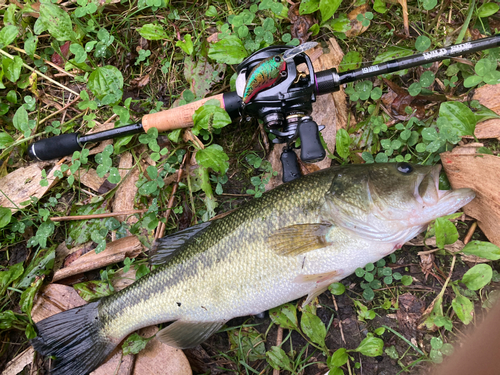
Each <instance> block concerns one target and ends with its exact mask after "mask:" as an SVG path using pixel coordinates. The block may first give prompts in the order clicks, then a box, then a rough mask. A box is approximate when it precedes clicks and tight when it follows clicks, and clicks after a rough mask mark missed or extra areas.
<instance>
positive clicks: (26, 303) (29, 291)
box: [19, 277, 44, 316]
mask: <svg viewBox="0 0 500 375" xmlns="http://www.w3.org/2000/svg"><path fill="white" fill-rule="evenodd" d="M43 279H44V278H43V277H41V278H39V279H38V280H36V281H35V282H33V284H31V286H30V287H29V288H26V290H25V291H24V292H23V293H22V294H21V300H20V301H19V305H20V306H21V310H22V311H23V312H25V313H26V314H28V315H29V316H31V309H32V308H33V300H34V299H35V295H36V293H37V292H38V290H40V288H41V286H42V285H43Z"/></svg>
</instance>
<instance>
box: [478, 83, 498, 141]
mask: <svg viewBox="0 0 500 375" xmlns="http://www.w3.org/2000/svg"><path fill="white" fill-rule="evenodd" d="M499 95H500V85H493V86H492V85H484V86H482V87H480V88H478V89H476V90H475V92H474V96H473V97H472V99H474V100H478V101H479V103H481V104H482V105H484V106H485V107H487V108H489V109H491V110H492V111H494V112H496V113H498V114H500V102H499V101H498V97H499ZM474 135H475V136H476V137H477V138H479V139H485V138H498V139H500V119H491V120H487V121H483V122H480V123H479V124H477V125H476V130H475V131H474Z"/></svg>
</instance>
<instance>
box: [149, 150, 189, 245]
mask: <svg viewBox="0 0 500 375" xmlns="http://www.w3.org/2000/svg"><path fill="white" fill-rule="evenodd" d="M188 154H189V152H186V154H185V155H184V159H182V163H181V166H180V167H179V171H178V172H177V181H176V182H175V184H174V186H173V187H172V193H171V194H170V199H169V200H168V206H167V211H166V212H165V223H166V222H167V221H168V218H169V216H170V212H171V211H172V207H173V206H174V198H175V193H176V192H177V187H178V186H179V182H181V178H182V172H183V171H184V164H185V163H186V160H187V156H188ZM165 223H163V222H161V221H160V224H159V225H158V228H157V229H156V233H155V240H157V239H158V238H162V237H163V235H164V234H165Z"/></svg>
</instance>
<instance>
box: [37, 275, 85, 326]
mask: <svg viewBox="0 0 500 375" xmlns="http://www.w3.org/2000/svg"><path fill="white" fill-rule="evenodd" d="M85 303H86V302H85V300H84V299H83V298H81V297H80V296H79V295H78V293H77V291H76V290H75V289H74V288H72V287H70V286H67V285H61V284H49V285H47V286H45V287H44V288H43V289H42V290H41V291H39V292H38V293H37V295H36V297H35V301H34V303H33V310H32V312H31V317H32V318H33V321H34V322H35V323H38V322H39V321H41V320H43V319H45V318H48V317H49V316H52V315H54V314H58V313H60V312H63V311H66V310H69V309H72V308H73V307H78V306H83V305H85Z"/></svg>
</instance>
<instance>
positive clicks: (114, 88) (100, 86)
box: [87, 65, 123, 104]
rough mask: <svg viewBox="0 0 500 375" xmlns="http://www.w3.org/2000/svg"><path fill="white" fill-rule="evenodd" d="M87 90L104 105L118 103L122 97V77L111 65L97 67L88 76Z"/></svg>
mask: <svg viewBox="0 0 500 375" xmlns="http://www.w3.org/2000/svg"><path fill="white" fill-rule="evenodd" d="M87 86H88V88H89V89H90V91H92V93H93V94H94V95H95V97H96V98H98V99H100V100H101V101H103V103H105V104H112V103H116V102H118V101H119V100H120V99H121V97H122V94H123V92H122V89H123V76H122V73H121V72H120V70H118V69H117V68H115V67H114V66H111V65H106V66H103V67H99V68H97V69H96V70H94V71H93V72H92V74H90V76H89V82H88V84H87Z"/></svg>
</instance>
